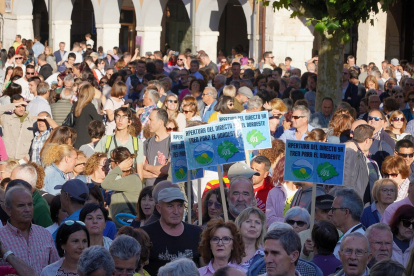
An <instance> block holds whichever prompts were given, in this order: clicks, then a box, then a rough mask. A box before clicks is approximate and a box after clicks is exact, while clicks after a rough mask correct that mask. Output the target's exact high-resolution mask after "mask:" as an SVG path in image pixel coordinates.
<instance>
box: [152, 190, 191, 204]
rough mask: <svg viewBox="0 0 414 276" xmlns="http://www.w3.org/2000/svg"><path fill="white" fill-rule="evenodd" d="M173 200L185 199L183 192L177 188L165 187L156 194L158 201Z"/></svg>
mask: <svg viewBox="0 0 414 276" xmlns="http://www.w3.org/2000/svg"><path fill="white" fill-rule="evenodd" d="M174 200H182V201H185V202H187V200H185V197H184V194H183V193H182V192H181V190H180V189H178V188H165V189H162V190H161V192H160V193H159V194H158V201H162V202H171V201H174Z"/></svg>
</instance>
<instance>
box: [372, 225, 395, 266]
mask: <svg viewBox="0 0 414 276" xmlns="http://www.w3.org/2000/svg"><path fill="white" fill-rule="evenodd" d="M365 237H367V239H368V241H369V246H370V248H371V253H372V259H371V261H370V262H369V263H370V265H371V266H373V265H375V264H376V263H377V262H379V261H383V260H391V255H392V243H393V235H392V232H391V228H390V227H389V226H388V225H387V224H385V223H381V222H379V223H375V224H373V225H371V226H370V227H368V229H367V231H366V232H365Z"/></svg>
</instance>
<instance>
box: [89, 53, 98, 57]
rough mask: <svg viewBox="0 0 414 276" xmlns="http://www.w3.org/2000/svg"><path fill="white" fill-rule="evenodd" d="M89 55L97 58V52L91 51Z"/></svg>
mask: <svg viewBox="0 0 414 276" xmlns="http://www.w3.org/2000/svg"><path fill="white" fill-rule="evenodd" d="M90 56H91V57H94V58H99V55H98V53H95V52H93V53H91V54H90Z"/></svg>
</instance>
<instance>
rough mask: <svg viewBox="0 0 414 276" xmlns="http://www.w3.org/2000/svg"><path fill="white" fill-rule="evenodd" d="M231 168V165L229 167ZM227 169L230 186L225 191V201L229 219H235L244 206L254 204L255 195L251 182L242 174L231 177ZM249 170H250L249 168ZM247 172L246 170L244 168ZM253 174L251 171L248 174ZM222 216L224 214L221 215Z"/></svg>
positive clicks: (247, 206)
mask: <svg viewBox="0 0 414 276" xmlns="http://www.w3.org/2000/svg"><path fill="white" fill-rule="evenodd" d="M230 169H231V167H230ZM230 169H229V178H230V186H229V190H228V192H227V202H228V205H229V210H228V217H229V220H232V221H235V220H236V218H237V216H238V215H239V214H240V213H241V212H242V211H243V210H244V209H246V208H249V207H253V206H255V205H256V204H255V201H256V199H255V196H254V188H253V182H252V180H251V179H249V178H246V177H244V176H235V177H231V174H232V173H231V170H230ZM249 169H250V168H249ZM249 171H250V170H249ZM246 173H247V170H246ZM249 175H250V176H251V177H252V176H253V175H252V174H251V173H250V174H249ZM221 216H222V217H224V215H223V214H222V215H221Z"/></svg>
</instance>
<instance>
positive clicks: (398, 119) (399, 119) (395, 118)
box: [391, 117, 405, 122]
mask: <svg viewBox="0 0 414 276" xmlns="http://www.w3.org/2000/svg"><path fill="white" fill-rule="evenodd" d="M404 120H405V119H404V118H398V117H394V118H392V119H391V121H394V122H398V121H401V122H404Z"/></svg>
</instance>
